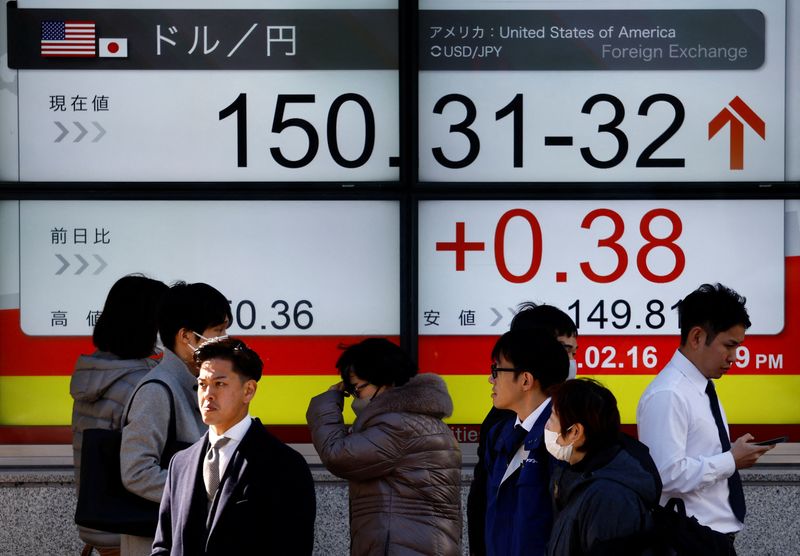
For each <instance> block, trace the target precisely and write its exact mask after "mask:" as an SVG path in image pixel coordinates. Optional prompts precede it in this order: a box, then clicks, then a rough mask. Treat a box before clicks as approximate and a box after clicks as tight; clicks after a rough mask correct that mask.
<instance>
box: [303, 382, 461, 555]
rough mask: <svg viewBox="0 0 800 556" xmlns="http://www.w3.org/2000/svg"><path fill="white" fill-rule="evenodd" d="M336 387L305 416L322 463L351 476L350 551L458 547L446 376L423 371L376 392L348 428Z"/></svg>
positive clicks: (457, 466) (450, 551)
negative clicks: (447, 421) (401, 384)
mask: <svg viewBox="0 0 800 556" xmlns="http://www.w3.org/2000/svg"><path fill="white" fill-rule="evenodd" d="M343 403H344V397H343V394H342V392H338V391H329V392H325V393H323V394H320V395H319V396H316V397H315V398H313V399H312V400H311V404H310V406H309V408H308V413H307V414H306V419H307V420H308V423H309V425H310V426H311V433H312V440H313V442H314V447H315V448H316V449H317V452H318V453H319V455H320V458H321V459H322V462H323V463H324V464H325V466H326V467H327V468H328V469H329V470H330V471H331V473H333V474H334V475H337V476H339V477H342V478H344V479H347V480H348V481H349V482H350V543H351V544H350V552H351V554H353V555H357V556H361V555H367V554H388V555H414V554H426V555H448V556H449V555H456V554H461V550H460V541H461V495H460V484H461V450H460V448H459V446H458V442H457V441H456V439H455V437H454V436H453V433H452V431H451V430H450V429H449V428H448V426H447V425H446V424H445V423H444V422H443V421H442V418H444V417H447V416H449V415H450V414H451V413H452V411H453V402H452V400H451V399H450V395H449V394H448V393H447V387H446V385H445V383H444V381H443V380H442V379H441V378H439V377H438V376H436V375H433V374H422V375H418V376H416V377H414V378H412V379H411V380H410V381H409V382H408V383H407V384H405V385H403V386H399V387H395V388H392V389H389V390H387V391H386V392H384V393H382V394H381V395H379V396H378V397H376V398H375V399H374V400H373V401H372V402H370V404H369V405H368V406H367V407H366V408H365V409H364V410H363V411H362V412H361V413H360V415H359V416H358V417H357V419H356V421H355V423H354V425H353V430H352V433H349V432H348V427H347V426H346V425H345V424H344V422H343V419H342V406H343Z"/></svg>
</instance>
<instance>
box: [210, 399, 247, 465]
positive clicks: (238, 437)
mask: <svg viewBox="0 0 800 556" xmlns="http://www.w3.org/2000/svg"><path fill="white" fill-rule="evenodd" d="M252 422H253V419H252V418H251V417H250V416H249V415H245V417H244V419H242V420H241V421H239V422H238V423H236V424H235V425H233V426H232V427H231V428H229V429H228V430H226V431H225V432H224V433H222V434H221V435H218V434H217V433H215V432H214V431H213V430H212V429H210V428H209V429H208V441H209V442H210V443H211V445H212V446H213V445H214V442H216V441H217V440H218V439H220V438H222V437H223V436H224V437H225V438H230V440H229V441H228V443H227V444H225V446H223V447H222V448H220V449H219V478H220V480H221V479H222V477H224V476H225V469H226V468H227V467H228V462H229V461H231V458H232V457H233V454H234V453H235V452H236V449H237V448H238V447H239V442H241V441H242V438H244V435H245V434H247V431H248V430H249V429H250V424H251V423H252Z"/></svg>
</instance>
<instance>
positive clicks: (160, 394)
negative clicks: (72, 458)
mask: <svg viewBox="0 0 800 556" xmlns="http://www.w3.org/2000/svg"><path fill="white" fill-rule="evenodd" d="M154 378H156V379H159V380H162V381H164V382H165V383H167V384H168V385H169V388H170V391H171V393H172V397H173V399H174V400H175V425H176V426H175V433H176V437H177V438H176V440H178V441H180V442H189V443H194V442H196V441H197V440H199V439H200V437H201V436H203V434H204V433H205V431H206V429H207V428H208V427H206V425H205V424H204V423H203V419H202V417H201V416H200V408H199V406H198V405H197V379H196V378H195V376H194V375H193V374H192V373H191V371H190V370H189V368H188V367H187V366H186V364H185V363H184V362H183V361H182V360H181V359H180V358H179V357H178V356H177V355H175V354H174V353H173V352H172V351H170V350H168V349H166V348H165V349H164V358H163V359H162V360H161V363H159V364H158V365H157V366H156V367H155V368H154V369H153V370H152V371H150V372H149V373H147V375H145V377H144V378H143V379H142V382H144V381H146V380H150V379H154ZM169 395H170V394H169V393H168V392H167V391H166V389H165V388H164V387H163V386H162V385H161V384H145V385H144V386H142V388H141V389H140V390H139V391H138V392H137V393H136V395H135V396H134V397H133V398H132V399H131V400H130V401H129V402H128V405H129V406H130V409H129V411H128V419H127V421H126V422H125V426H124V427H123V429H122V448H121V451H120V471H121V473H122V483H123V484H124V485H125V488H127V489H128V490H130V491H131V492H133V493H134V494H138V495H139V496H141V497H142V498H146V499H147V500H151V501H153V502H160V501H161V493H162V492H163V490H164V484H165V483H166V481H167V470H166V469H161V465H160V460H161V453H162V452H163V451H164V446H165V445H166V443H167V431H168V428H169Z"/></svg>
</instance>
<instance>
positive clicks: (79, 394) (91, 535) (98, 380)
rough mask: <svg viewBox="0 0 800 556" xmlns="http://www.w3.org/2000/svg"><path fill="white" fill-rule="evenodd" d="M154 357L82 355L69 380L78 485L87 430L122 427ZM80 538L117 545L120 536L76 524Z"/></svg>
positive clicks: (93, 542) (92, 542)
mask: <svg viewBox="0 0 800 556" xmlns="http://www.w3.org/2000/svg"><path fill="white" fill-rule="evenodd" d="M155 365H156V361H155V360H153V359H120V358H119V357H117V356H116V355H114V354H113V353H108V352H105V351H96V352H94V353H93V354H92V355H81V356H80V357H79V358H78V361H77V362H76V363H75V371H74V372H73V373H72V379H70V382H69V393H70V394H71V395H72V399H73V400H74V402H73V404H72V456H73V460H74V462H75V485H76V487H77V488H78V489H79V488H80V475H81V447H82V446H83V431H84V430H86V429H112V430H120V429H122V412H123V410H124V409H125V405H126V404H127V403H128V398H129V397H130V395H131V393H132V392H133V389H134V387H135V386H136V384H138V382H139V381H140V380H141V379H142V377H144V375H146V374H147V373H148V372H149V371H150V370H151V369H152V368H153V367H154V366H155ZM78 534H79V535H80V537H81V539H82V540H83V541H84V542H86V543H89V544H92V545H95V546H117V545H119V535H117V534H116V533H106V532H103V531H95V530H94V529H88V528H86V527H81V526H78Z"/></svg>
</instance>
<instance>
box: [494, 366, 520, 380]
mask: <svg viewBox="0 0 800 556" xmlns="http://www.w3.org/2000/svg"><path fill="white" fill-rule="evenodd" d="M491 369H492V378H493V379H497V375H498V373H501V372H503V373H523V372H526V371H528V369H517V368H516V367H498V366H497V363H492V367H491ZM528 372H530V371H528Z"/></svg>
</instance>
